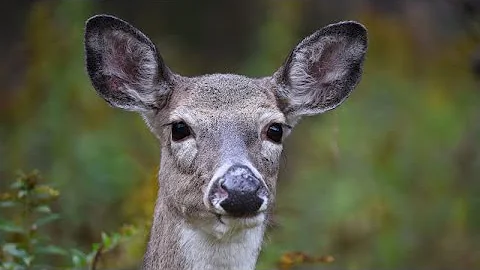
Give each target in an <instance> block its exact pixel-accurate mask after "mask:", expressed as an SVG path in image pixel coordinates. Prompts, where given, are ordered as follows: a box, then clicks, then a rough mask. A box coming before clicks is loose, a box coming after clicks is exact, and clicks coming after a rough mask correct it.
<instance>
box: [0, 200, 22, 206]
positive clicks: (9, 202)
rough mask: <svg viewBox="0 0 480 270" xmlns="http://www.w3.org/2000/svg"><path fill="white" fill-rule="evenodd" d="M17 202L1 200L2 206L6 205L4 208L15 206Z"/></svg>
mask: <svg viewBox="0 0 480 270" xmlns="http://www.w3.org/2000/svg"><path fill="white" fill-rule="evenodd" d="M17 204H18V203H16V202H14V201H4V202H0V207H4V208H7V207H13V206H15V205H17Z"/></svg>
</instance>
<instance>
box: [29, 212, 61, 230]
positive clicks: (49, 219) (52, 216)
mask: <svg viewBox="0 0 480 270" xmlns="http://www.w3.org/2000/svg"><path fill="white" fill-rule="evenodd" d="M57 219H60V215H59V214H50V215H48V216H46V217H43V218H39V219H38V220H37V221H36V222H35V225H36V226H37V227H40V226H43V225H45V224H48V223H50V222H52V221H55V220H57Z"/></svg>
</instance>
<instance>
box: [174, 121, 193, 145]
mask: <svg viewBox="0 0 480 270" xmlns="http://www.w3.org/2000/svg"><path fill="white" fill-rule="evenodd" d="M191 134H192V133H191V131H190V127H189V126H188V125H187V124H186V123H185V122H183V121H181V122H175V123H172V140H173V141H180V140H183V139H185V138H186V137H188V136H190V135H191Z"/></svg>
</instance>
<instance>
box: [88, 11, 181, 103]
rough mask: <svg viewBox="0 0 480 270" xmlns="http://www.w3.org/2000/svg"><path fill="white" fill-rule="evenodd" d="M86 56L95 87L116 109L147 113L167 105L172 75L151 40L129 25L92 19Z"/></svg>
mask: <svg viewBox="0 0 480 270" xmlns="http://www.w3.org/2000/svg"><path fill="white" fill-rule="evenodd" d="M85 54H86V66H87V72H88V75H89V76H90V79H91V81H92V84H93V86H94V87H95V89H96V90H97V92H98V94H99V95H100V96H101V97H102V98H104V99H105V100H106V101H107V102H108V103H109V104H110V105H112V106H113V107H118V108H122V109H126V110H130V111H140V112H142V111H143V112H145V111H148V110H151V109H154V108H160V107H162V106H163V105H164V103H165V101H166V100H167V97H168V94H169V92H170V85H171V83H172V80H173V75H172V73H171V72H170V70H169V69H168V68H167V67H166V66H165V64H164V63H163V60H162V58H161V56H160V55H159V54H158V53H157V49H156V48H155V45H154V44H153V43H152V42H151V41H150V39H148V37H147V36H145V35H144V34H143V33H141V32H140V31H139V30H137V29H136V28H134V27H133V26H131V25H130V24H128V23H127V22H125V21H122V20H120V19H118V18H115V17H112V16H107V15H98V16H94V17H92V18H90V19H89V20H88V21H87V23H86V27H85Z"/></svg>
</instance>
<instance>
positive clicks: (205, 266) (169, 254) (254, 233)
mask: <svg viewBox="0 0 480 270" xmlns="http://www.w3.org/2000/svg"><path fill="white" fill-rule="evenodd" d="M217 225H218V224H217ZM212 226H213V225H212ZM220 226H224V225H220ZM264 229H265V226H264V225H261V226H256V227H253V228H246V229H236V228H235V227H232V228H222V233H220V234H216V233H211V227H210V228H206V227H205V224H203V225H194V224H191V223H188V222H187V221H186V220H185V219H182V218H181V217H180V216H179V215H178V214H177V213H175V212H174V211H172V210H170V209H169V208H168V207H167V204H166V203H164V201H163V198H162V195H161V194H159V198H158V200H157V204H156V205H155V214H154V219H153V225H152V230H151V232H150V240H149V243H148V246H147V251H146V253H145V258H144V262H143V269H145V270H153V269H166V270H167V269H175V270H177V269H178V270H197V269H198V270H209V269H212V270H213V269H232V270H237V269H238V270H249V269H255V264H256V261H257V257H258V254H259V252H260V247H261V244H262V239H263V234H264Z"/></svg>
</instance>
